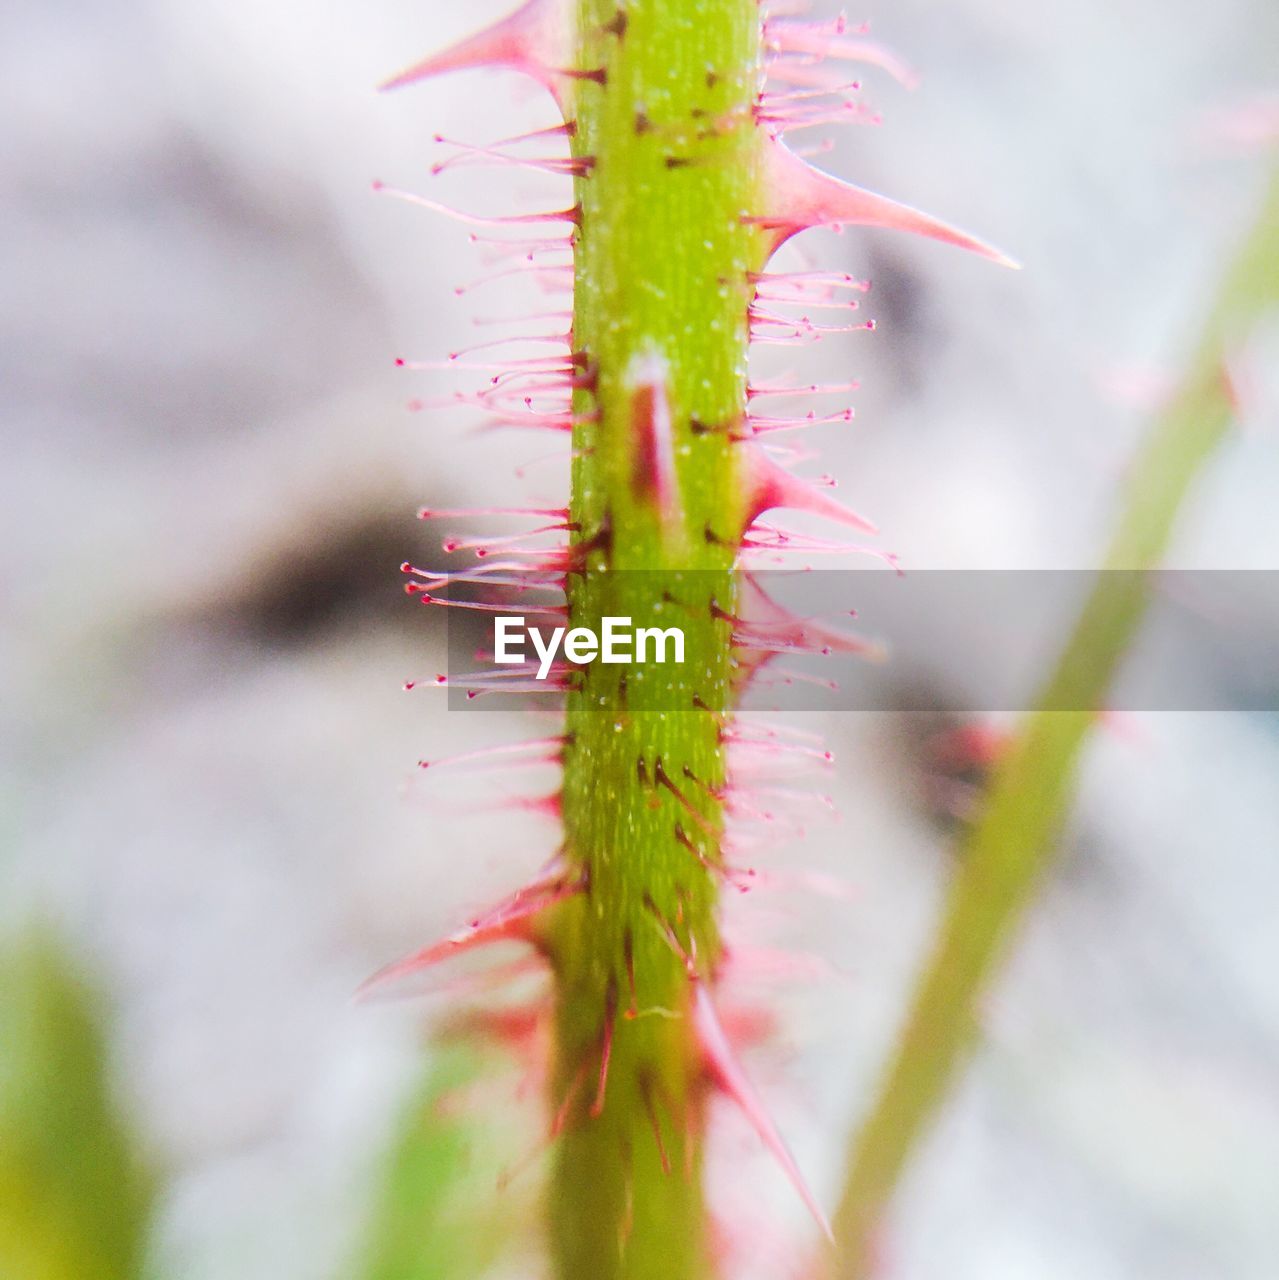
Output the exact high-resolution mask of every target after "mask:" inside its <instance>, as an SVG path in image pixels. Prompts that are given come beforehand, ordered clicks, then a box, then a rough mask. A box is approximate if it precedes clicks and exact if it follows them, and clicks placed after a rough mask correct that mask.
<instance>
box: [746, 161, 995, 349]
mask: <svg viewBox="0 0 1279 1280" xmlns="http://www.w3.org/2000/svg"><path fill="white" fill-rule="evenodd" d="M765 154H766V179H765V189H766V190H767V192H768V195H769V200H770V203H771V206H772V207H771V208H770V209H769V211H768V212H767V213H765V214H764V216H762V217H759V218H754V219H752V221H753V222H755V223H757V224H758V225H760V226H763V227H766V228H768V229H769V230H770V231H771V232H772V233H773V248H774V249H776V248H777V247H779V246H780V245H782V244H784V243H785V242H786V241H787V240H789V239H790V238H791V237H792V236H794V235H797V234H798V233H799V232H801V231H805V230H807V229H808V228H810V227H839V226H862V227H884V228H888V229H890V230H896V231H910V232H914V233H915V234H916V235H921V236H927V237H928V238H929V239H932V240H940V241H942V242H943V243H944V244H951V245H955V246H956V247H957V248H960V249H971V250H972V251H973V252H974V253H979V254H981V256H982V257H984V258H989V259H990V261H992V262H995V263H998V264H999V265H1000V266H1004V267H1012V268H1014V269H1017V268H1019V264H1018V263H1016V262H1014V261H1013V260H1012V259H1011V258H1009V257H1008V256H1007V255H1006V254H1003V253H1001V252H1000V251H999V250H998V249H996V248H994V247H993V246H991V245H988V244H986V243H985V242H984V241H982V240H978V239H977V238H976V237H975V236H971V235H969V234H968V233H967V232H966V231H960V230H959V229H958V228H957V227H952V226H950V225H949V224H948V223H945V222H942V221H940V220H939V219H937V218H934V217H932V216H931V215H930V214H927V213H923V212H921V211H920V210H919V209H913V208H911V206H910V205H905V204H899V203H898V202H897V201H896V200H890V199H889V198H888V197H887V196H881V195H878V194H877V193H876V192H874V191H867V190H866V189H865V188H864V187H856V186H854V185H853V184H852V183H850V182H843V181H841V180H840V179H839V178H835V177H832V176H831V175H830V174H828V173H823V172H822V171H821V170H820V169H815V168H814V167H813V166H812V165H810V164H808V163H807V162H806V161H804V160H801V159H800V158H799V157H798V156H797V155H795V154H794V152H792V151H790V150H789V149H788V148H787V147H786V146H785V144H784V143H782V142H781V141H779V140H778V139H776V138H773V139H770V140H769V142H768V144H767V147H766V152H765ZM868 327H872V326H868Z"/></svg>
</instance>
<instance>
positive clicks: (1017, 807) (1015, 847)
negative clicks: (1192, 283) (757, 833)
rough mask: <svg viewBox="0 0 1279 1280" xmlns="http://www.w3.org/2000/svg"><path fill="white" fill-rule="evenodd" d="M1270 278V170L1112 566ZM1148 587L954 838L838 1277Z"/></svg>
mask: <svg viewBox="0 0 1279 1280" xmlns="http://www.w3.org/2000/svg"><path fill="white" fill-rule="evenodd" d="M1277 279H1279V175H1276V178H1275V180H1274V181H1273V182H1272V184H1271V187H1270V191H1269V194H1268V197H1267V199H1266V203H1265V205H1264V207H1263V209H1262V213H1261V218H1260V220H1259V221H1258V223H1257V225H1256V228H1255V230H1254V231H1253V232H1252V234H1251V236H1250V237H1249V238H1248V240H1247V241H1246V243H1245V245H1244V246H1243V249H1242V251H1241V253H1240V255H1239V257H1238V258H1237V260H1236V262H1235V263H1234V265H1233V267H1232V268H1231V270H1230V272H1229V274H1228V275H1227V277H1226V279H1225V281H1224V283H1223V286H1222V289H1221V292H1220V294H1219V296H1218V299H1217V301H1216V303H1215V305H1214V307H1213V309H1212V311H1211V313H1210V315H1209V317H1208V320H1207V324H1206V327H1205V330H1204V333H1203V337H1202V339H1201V342H1200V346H1199V349H1198V351H1197V353H1196V354H1195V356H1194V358H1193V360H1192V362H1191V366H1190V370H1189V373H1188V376H1187V377H1186V379H1185V381H1184V383H1183V385H1182V387H1181V389H1180V391H1179V392H1178V394H1177V395H1176V397H1175V398H1174V400H1173V401H1172V402H1171V403H1170V404H1169V406H1168V408H1167V409H1166V410H1165V411H1164V413H1163V414H1162V416H1161V418H1160V420H1159V421H1158V422H1157V424H1156V425H1155V428H1154V430H1153V432H1152V434H1151V436H1150V438H1149V440H1148V441H1147V443H1146V445H1145V447H1144V449H1143V451H1142V453H1141V455H1140V456H1139V457H1138V459H1137V460H1136V462H1135V464H1134V467H1133V470H1132V481H1131V483H1130V486H1129V490H1128V494H1127V499H1126V505H1125V508H1124V511H1123V514H1122V516H1121V518H1120V521H1119V525H1118V528H1117V529H1116V532H1115V535H1114V538H1113V541H1112V543H1111V547H1110V550H1109V552H1108V554H1107V557H1106V561H1105V565H1104V569H1105V570H1134V569H1150V568H1153V567H1156V566H1157V565H1158V563H1159V561H1160V559H1161V558H1162V556H1163V554H1164V552H1165V550H1166V549H1167V546H1168V543H1169V539H1170V537H1171V534H1172V531H1173V527H1174V523H1175V521H1176V518H1177V515H1178V513H1179V511H1180V510H1181V507H1182V504H1183V501H1184V499H1185V497H1186V495H1187V493H1188V492H1189V490H1190V488H1191V486H1192V484H1193V483H1194V481H1195V480H1196V479H1197V478H1198V476H1199V475H1200V474H1201V472H1202V470H1203V468H1204V466H1205V464H1206V463H1207V462H1208V460H1209V459H1210V458H1211V457H1212V456H1213V453H1214V452H1215V450H1216V449H1217V447H1218V446H1219V445H1220V444H1221V442H1222V440H1223V439H1224V437H1225V436H1226V433H1227V431H1228V430H1229V428H1230V425H1231V422H1232V420H1233V416H1234V406H1233V403H1232V398H1231V393H1230V385H1229V378H1228V375H1227V373H1226V366H1225V362H1226V359H1227V357H1228V355H1229V344H1230V343H1231V342H1232V341H1235V340H1238V339H1239V338H1240V337H1242V336H1244V335H1246V333H1247V331H1248V329H1249V328H1250V326H1251V325H1252V324H1253V323H1255V321H1256V320H1257V318H1258V317H1259V316H1260V315H1261V313H1262V312H1263V311H1264V310H1265V309H1266V307H1267V306H1274V305H1275V303H1276V291H1275V286H1274V282H1275V280H1277ZM1147 587H1148V582H1147V581H1146V579H1145V578H1144V577H1143V576H1142V575H1140V574H1136V573H1130V572H1104V571H1103V572H1102V574H1101V575H1100V577H1099V579H1098V582H1097V585H1096V587H1095V589H1094V591H1093V594H1092V595H1091V597H1090V598H1089V600H1088V602H1087V604H1086V605H1085V608H1084V611H1083V613H1082V615H1081V617H1080V619H1079V622H1078V624H1077V626H1076V628H1075V632H1074V634H1073V636H1072V637H1071V639H1070V642H1069V644H1068V645H1067V648H1066V650H1065V652H1064V653H1063V655H1062V658H1061V660H1060V662H1059V664H1058V666H1057V669H1056V671H1055V672H1054V673H1053V675H1052V677H1051V679H1050V680H1049V682H1048V683H1047V685H1046V687H1045V690H1044V695H1043V698H1042V700H1041V705H1042V706H1043V707H1077V708H1083V709H1081V710H1077V711H1059V710H1038V711H1034V712H1032V713H1031V714H1030V715H1029V716H1028V717H1027V719H1026V721H1025V723H1024V724H1023V725H1022V726H1021V728H1020V730H1019V732H1018V734H1017V737H1016V740H1015V742H1014V744H1013V746H1012V747H1011V749H1010V750H1009V752H1008V754H1007V756H1006V757H1005V758H1004V760H1003V761H1002V763H1001V764H1000V766H999V767H998V769H997V770H996V773H995V776H994V778H993V779H992V781H991V784H990V787H989V791H988V794H987V798H986V802H985V805H984V809H983V812H982V815H981V817H980V818H979V820H978V821H977V823H976V824H975V825H974V826H973V827H972V828H970V830H969V831H968V833H967V836H966V837H965V839H964V840H963V842H962V845H961V848H960V850H959V856H958V858H957V866H958V867H959V868H960V870H959V872H958V874H957V875H956V878H955V881H954V883H953V885H952V886H951V889H950V894H949V897H948V900H947V905H946V908H945V911H944V915H943V919H942V923H941V926H940V929H939V931H938V934H937V939H936V942H935V944H934V948H933V951H932V954H931V956H930V957H929V959H928V962H927V964H926V966H925V968H924V972H923V975H922V977H921V978H920V980H919V983H918V985H917V987H916V990H915V995H914V998H913V1001H912V1004H911V1008H910V1012H909V1014H908V1016H907V1018H906V1021H905V1024H904V1027H903V1029H902V1032H901V1034H900V1037H899V1039H898V1043H897V1048H896V1051H895V1055H894V1057H893V1060H892V1064H891V1066H890V1067H889V1070H888V1072H887V1075H886V1076H885V1078H884V1082H883V1084H882V1086H881V1088H880V1092H879V1095H878V1098H877V1100H876V1102H875V1105H874V1107H873V1109H872V1111H871V1113H870V1116H869V1118H868V1119H867V1121H866V1122H865V1124H864V1125H863V1126H862V1128H861V1130H860V1132H859V1133H858V1135H857V1138H856V1141H855V1143H854V1146H853V1148H852V1151H851V1153H850V1165H849V1173H848V1177H847V1180H846V1183H845V1186H844V1190H843V1195H842V1198H841V1201H840V1205H839V1208H838V1211H837V1213H836V1216H835V1220H834V1226H835V1236H836V1241H837V1254H836V1257H835V1259H834V1266H833V1275H834V1276H835V1277H837V1280H862V1278H863V1277H866V1276H869V1275H871V1274H873V1270H874V1248H873V1245H874V1237H875V1234H876V1231H877V1229H878V1227H879V1225H880V1223H881V1221H882V1218H883V1215H884V1212H885V1209H886V1206H887V1204H888V1201H889V1198H890V1197H891V1195H892V1193H893V1190H894V1188H895V1187H896V1185H897V1182H898V1179H899V1178H900V1176H901V1173H902V1171H903V1169H904V1167H905V1165H906V1163H907V1161H908V1159H909V1157H910V1155H911V1153H912V1151H913V1150H914V1148H915V1146H916V1144H917V1143H918V1141H919V1140H920V1138H921V1137H922V1136H923V1134H924V1133H925V1132H926V1130H927V1127H928V1125H929V1123H930V1121H931V1120H932V1118H933V1116H934V1115H935V1113H936V1112H937V1110H938V1108H939V1107H940V1105H941V1104H942V1102H943V1101H944V1099H945V1097H946V1095H947V1092H948V1090H949V1088H950V1086H951V1085H952V1083H953V1082H954V1078H955V1075H956V1073H957V1071H958V1069H959V1067H960V1064H961V1063H962V1061H963V1059H964V1054H965V1050H966V1049H967V1047H968V1046H969V1045H970V1043H971V1042H972V1040H973V1038H974V1032H975V1021H974V1006H975V1003H976V1001H977V999H978V998H979V996H980V995H981V993H982V991H983V989H984V987H985V985H986V983H987V982H988V981H989V980H990V978H991V976H992V975H993V973H994V972H995V969H996V967H997V966H998V964H999V961H1000V959H1001V958H1002V956H1003V954H1004V951H1005V949H1006V946H1007V943H1008V941H1009V937H1010V935H1011V933H1012V931H1013V929H1014V927H1015V926H1016V925H1017V923H1018V922H1019V920H1020V919H1021V917H1022V915H1023V914H1024V912H1025V910H1026V908H1027V906H1028V904H1029V902H1030V901H1031V899H1032V897H1033V893H1034V889H1035V886H1036V884H1037V883H1038V881H1039V879H1040V877H1041V875H1042V872H1043V870H1044V868H1045V866H1046V865H1047V864H1048V862H1049V860H1050V857H1051V854H1052V849H1053V841H1054V839H1055V837H1056V835H1057V833H1058V831H1059V829H1060V827H1061V824H1062V822H1063V820H1064V818H1065V815H1066V813H1067V809H1068V806H1069V802H1070V797H1071V794H1072V788H1073V780H1074V774H1075V768H1076V765H1077V762H1078V759H1079V756H1080V753H1081V750H1082V747H1083V744H1084V740H1085V738H1086V736H1087V734H1088V731H1089V730H1090V729H1091V727H1092V725H1093V724H1094V722H1095V720H1096V716H1097V709H1100V708H1101V707H1102V706H1103V705H1104V700H1105V697H1106V691H1107V689H1108V688H1109V686H1110V683H1111V680H1112V678H1113V676H1114V674H1115V671H1116V669H1117V668H1118V666H1119V663H1120V662H1121V660H1122V659H1123V656H1124V654H1125V652H1126V651H1127V649H1128V646H1129V644H1130V642H1131V641H1132V639H1133V637H1134V636H1135V634H1136V632H1137V630H1138V628H1139V627H1140V625H1141V622H1142V619H1143V617H1144V615H1145V612H1146V606H1147V603H1148V597H1147Z"/></svg>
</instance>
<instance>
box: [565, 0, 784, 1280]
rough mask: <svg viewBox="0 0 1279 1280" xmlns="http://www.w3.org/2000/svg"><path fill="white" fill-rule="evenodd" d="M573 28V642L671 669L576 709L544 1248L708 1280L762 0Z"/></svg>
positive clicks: (589, 683) (584, 1275) (575, 1260)
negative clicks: (614, 635) (587, 630)
mask: <svg viewBox="0 0 1279 1280" xmlns="http://www.w3.org/2000/svg"><path fill="white" fill-rule="evenodd" d="M577 21H578V57H577V61H576V67H577V69H578V71H579V73H582V74H581V75H580V77H579V78H578V80H577V81H576V89H575V93H574V99H573V103H572V107H573V117H574V125H575V131H574V138H573V149H574V154H575V156H577V157H578V158H579V159H581V160H584V161H585V162H586V164H587V166H588V170H589V171H588V172H587V173H586V174H585V175H584V176H582V177H580V178H578V179H577V182H576V197H577V201H578V206H579V209H580V217H579V225H578V227H577V231H576V237H575V241H576V244H575V257H576V271H577V275H576V296H575V300H574V321H573V327H574V345H575V348H576V350H577V352H578V353H579V359H580V362H581V372H582V378H581V381H582V382H583V383H584V384H586V385H583V386H582V387H581V388H580V389H579V390H578V391H577V392H576V394H575V400H574V412H575V415H576V418H577V424H576V426H575V428H574V432H573V448H574V462H573V476H572V494H571V501H570V522H571V527H572V529H573V542H574V557H575V559H574V565H573V568H572V570H571V571H570V574H569V609H570V626H575V625H576V626H581V625H587V626H591V627H593V628H596V629H598V628H599V625H600V620H601V619H602V618H603V617H606V616H610V615H612V616H623V617H632V618H633V619H634V621H635V625H636V626H663V627H665V626H679V627H681V628H682V629H683V631H684V635H685V640H686V658H685V662H684V663H683V664H682V665H681V666H665V667H656V666H648V667H628V666H610V665H604V664H601V663H594V664H591V665H590V666H587V667H585V668H581V669H579V670H578V671H577V672H576V673H575V674H574V677H573V681H574V682H573V684H572V687H571V689H570V691H569V694H568V699H567V741H566V747H565V753H564V789H563V818H564V828H565V850H564V852H565V857H566V859H567V861H568V863H569V865H570V866H571V867H573V868H576V869H578V870H580V871H581V873H582V876H583V881H584V884H585V892H584V893H581V894H578V895H577V896H575V897H573V898H572V899H569V900H568V901H566V902H565V903H563V904H562V905H561V907H560V908H559V910H558V912H557V917H556V919H555V921H554V923H553V927H552V929H551V931H550V936H549V938H548V940H547V946H548V951H549V953H550V955H551V959H552V964H553V967H554V970H555V975H556V983H557V1014H556V1029H555V1030H556V1048H555V1067H554V1072H553V1082H552V1092H553V1096H552V1105H553V1108H554V1110H555V1113H556V1115H557V1116H558V1117H559V1127H560V1130H561V1137H560V1140H559V1142H558V1144H557V1150H556V1155H555V1166H554V1173H553V1181H552V1187H551V1192H550V1195H551V1204H550V1213H551V1243H552V1253H553V1259H554V1268H555V1274H556V1275H557V1276H558V1277H560V1280H623V1278H625V1280H659V1277H660V1280H692V1278H693V1277H700V1276H703V1275H705V1274H707V1273H708V1270H709V1261H708V1258H709V1248H708V1240H707V1233H706V1227H705V1211H704V1206H703V1201H702V1193H701V1189H700V1182H701V1164H702V1142H703V1133H704V1127H705V1125H704V1112H705V1103H706V1088H707V1086H706V1081H705V1073H704V1068H703V1064H702V1060H701V1056H700V1054H699V1051H698V1047H697V1043H696V1039H695V1036H694V1030H693V1023H692V1018H691V1001H692V999H693V996H694V993H695V986H696V984H698V983H706V982H709V981H711V979H712V978H713V976H714V970H715V966H716V962H717V957H718V954H719V949H720V948H719V940H718V933H717V928H716V922H715V906H716V891H717V884H716V873H715V870H714V868H715V866H716V864H717V863H718V862H719V860H720V858H721V849H720V842H721V835H722V828H723V814H722V807H723V801H722V792H721V789H722V785H723V782H724V746H723V742H722V740H721V731H722V726H723V723H724V717H725V715H726V714H727V713H728V711H729V709H730V705H731V698H732V656H731V642H732V637H731V624H730V622H729V621H728V620H727V617H728V615H730V614H731V612H732V610H733V607H734V599H735V595H734V588H733V577H732V566H733V562H734V559H735V555H736V550H737V541H738V536H739V534H740V529H741V524H742V519H743V499H742V498H741V496H740V483H739V477H738V474H737V473H738V466H739V464H738V461H737V458H736V456H735V453H736V451H735V448H734V445H733V444H732V442H731V440H730V432H732V431H734V430H735V429H736V428H737V426H738V424H739V423H740V421H741V419H742V416H743V413H744V410H745V402H746V351H747V340H748V330H747V307H748V304H749V301H750V285H749V283H748V281H749V279H750V274H749V273H750V272H752V271H754V270H757V269H758V268H759V266H760V264H761V262H762V258H763V250H762V245H761V242H760V235H759V232H758V230H757V229H756V228H755V227H753V226H751V225H749V224H747V223H746V222H745V221H744V220H743V214H744V213H746V212H747V211H749V210H751V209H752V208H754V207H756V206H757V201H756V199H755V186H756V183H757V170H758V153H759V147H758V138H757V135H756V131H755V128H754V125H753V120H752V116H751V105H752V102H753V99H754V95H755V92H756V89H757V79H758V74H759V63H760V56H761V54H760V41H761V37H760V16H759V10H758V7H757V4H756V3H755V0H706V2H705V3H699V4H696V5H693V4H690V3H688V0H631V3H629V4H628V5H627V6H626V8H625V10H624V11H621V10H619V9H618V8H617V6H616V5H615V4H614V3H612V0H582V2H581V3H580V5H579V8H578V12H577ZM667 423H669V429H667V426H666V424H667ZM664 468H665V469H666V474H667V475H668V479H669V480H670V482H669V483H668V482H666V481H662V479H661V476H662V475H663V471H664ZM659 676H660V679H661V680H662V682H663V686H664V687H663V688H662V690H661V691H660V697H653V696H650V692H651V690H648V689H646V688H645V687H644V681H646V680H647V681H650V682H653V681H656V680H657V679H658V678H659ZM659 704H660V705H659ZM606 1055H607V1058H608V1062H607V1072H606V1073H605V1071H604V1059H605V1057H606Z"/></svg>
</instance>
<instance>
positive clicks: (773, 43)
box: [764, 22, 919, 89]
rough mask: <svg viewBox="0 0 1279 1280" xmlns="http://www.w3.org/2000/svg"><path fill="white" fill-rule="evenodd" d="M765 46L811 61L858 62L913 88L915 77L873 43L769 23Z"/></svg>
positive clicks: (816, 28) (888, 51) (800, 25)
mask: <svg viewBox="0 0 1279 1280" xmlns="http://www.w3.org/2000/svg"><path fill="white" fill-rule="evenodd" d="M764 41H765V46H766V47H767V48H768V49H769V50H771V51H772V52H774V53H798V54H804V55H807V56H808V57H814V58H837V59H839V60H840V61H841V62H861V63H864V64H865V65H866V66H870V67H878V68H879V69H880V70H881V71H886V72H887V73H888V74H889V75H890V76H892V77H893V79H894V80H896V81H897V82H898V84H900V85H902V86H903V87H905V88H907V89H914V88H917V87H918V85H919V73H918V72H917V71H915V70H914V68H912V67H910V66H908V65H907V64H906V63H905V62H903V61H902V59H901V58H900V57H898V55H897V54H895V53H894V52H893V51H892V50H891V49H887V48H885V47H884V46H883V45H882V44H879V43H877V42H876V41H874V40H850V39H848V38H844V39H839V38H836V37H834V36H832V35H831V34H830V27H829V26H827V27H825V29H823V27H821V26H815V25H813V24H811V23H793V22H769V23H768V24H767V25H766V26H765V29H764Z"/></svg>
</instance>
